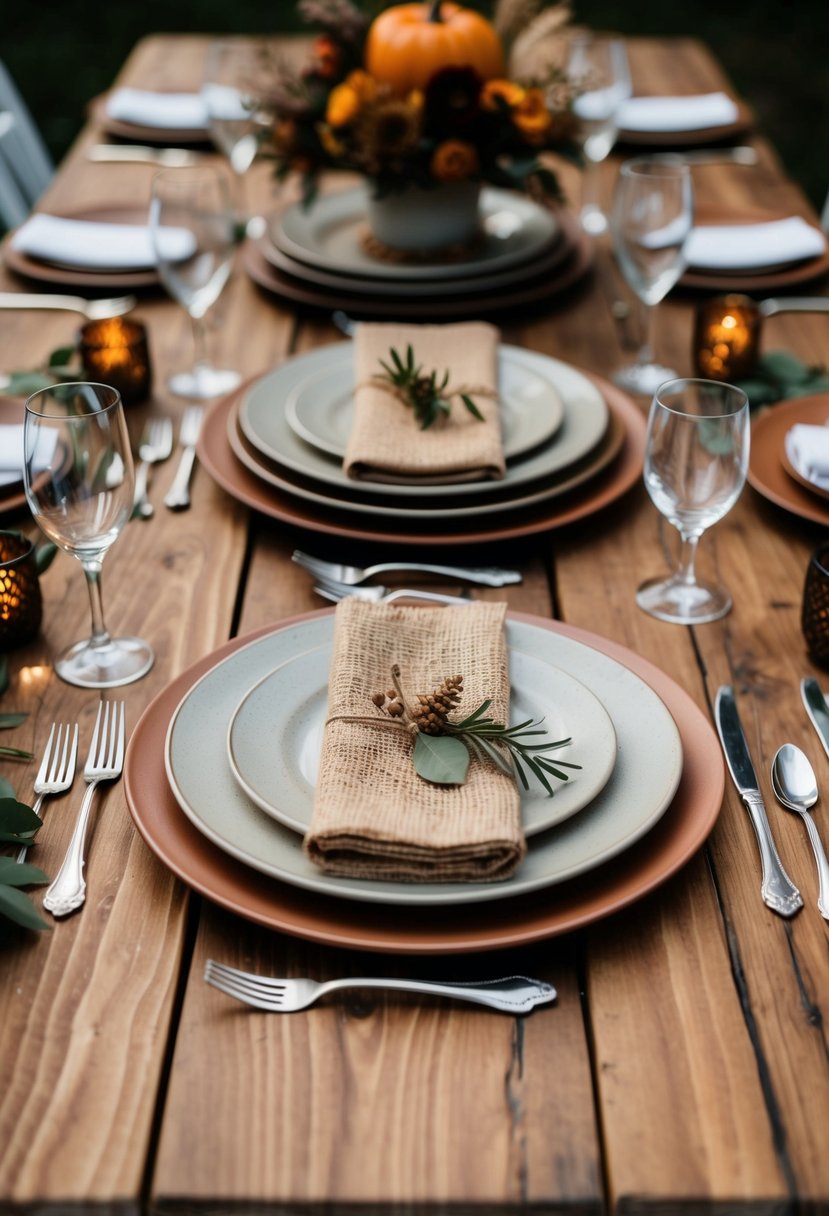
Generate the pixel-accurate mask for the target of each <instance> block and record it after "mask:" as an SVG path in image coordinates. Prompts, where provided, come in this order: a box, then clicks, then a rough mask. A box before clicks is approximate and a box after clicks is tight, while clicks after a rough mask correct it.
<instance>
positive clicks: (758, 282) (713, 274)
mask: <svg viewBox="0 0 829 1216" xmlns="http://www.w3.org/2000/svg"><path fill="white" fill-rule="evenodd" d="M790 214H791V213H790V212H785V211H760V210H758V209H757V208H753V209H751V210H740V211H733V210H729V209H726V208H719V207H718V208H712V207H700V208H699V209H698V210H697V214H696V220H697V223H699V224H767V223H770V222H771V221H772V220H780V219H785V218H786V217H787V216H788V215H790ZM812 227H813V228H814V229H815V230H816V231H817V232H820V227H819V225H818V224H812ZM828 273H829V246H828V247H827V248H826V250H825V251H824V252H823V253H822V254H821V255H820V256H819V257H815V258H807V259H806V260H805V261H802V262H791V263H786V264H785V265H782V266H769V267H758V269H757V270H752V271H750V272H749V271H745V270H739V269H738V270H718V271H713V270H704V269H699V270H698V269H696V268H695V267H693V266H692V267H689V268H688V269H687V270H686V271H685V273H684V274H683V275H682V278H681V279H680V280H679V286H680V287H689V288H694V289H697V288H701V289H703V290H706V291H709V290H711V291H718V292H727V291H748V292H752V291H783V290H785V289H786V288H787V287H798V286H799V285H800V284H801V283H808V282H810V281H811V280H812V279H817V278H820V277H821V275H825V274H828Z"/></svg>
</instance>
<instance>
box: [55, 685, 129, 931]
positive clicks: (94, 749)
mask: <svg viewBox="0 0 829 1216" xmlns="http://www.w3.org/2000/svg"><path fill="white" fill-rule="evenodd" d="M125 737H126V725H125V718H124V702H123V701H101V703H100V705H99V706H98V716H97V718H96V719H95V730H94V731H93V733H92V742H91V744H90V745H89V755H88V756H87V758H86V765H85V767H84V770H83V775H84V780H85V781H86V782H87V783H88V786H89V788H88V789H87V791H86V793H85V794H84V796H83V802H82V803H81V809H80V812H79V813H78V821H77V823H76V824H75V830H74V832H73V833H72V839H71V840H70V841H69V848H68V849H67V850H66V856H65V857H64V859H63V865H62V866H61V868H60V870H59V871H58V875H57V878H56V879H55V881H54V882H53V883H52V885H51V886H50V887H49V889H48V891H47V892H46V894H45V895H44V897H43V906H44V908H46V909H47V910H48V911H49V912H51V913H52V915H53V916H67V915H68V914H69V913H70V912H74V910H75V909H76V908H79V907H80V906H81V904H82V903H83V902H84V900H85V899H86V879H85V878H84V876H83V871H84V865H85V862H84V856H83V850H84V841H85V839H86V825H87V822H88V820H89V809H90V807H91V806H92V797H93V795H94V793H95V790H96V789H97V788H98V784H99V783H100V782H101V781H115V780H117V778H118V777H120V776H121V770H122V769H123V767H124V744H125Z"/></svg>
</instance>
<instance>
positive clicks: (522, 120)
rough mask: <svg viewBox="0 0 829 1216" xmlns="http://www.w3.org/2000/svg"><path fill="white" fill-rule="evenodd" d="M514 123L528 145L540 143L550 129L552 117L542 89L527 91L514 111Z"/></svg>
mask: <svg viewBox="0 0 829 1216" xmlns="http://www.w3.org/2000/svg"><path fill="white" fill-rule="evenodd" d="M512 121H513V122H514V123H515V125H516V127H517V128H518V130H519V131H520V132H521V134H522V135H523V136H524V138H525V139H526V140H527V142H528V143H540V142H541V141H542V140H543V139H544V137H545V135H546V134H547V132H548V131H549V129H550V124H551V123H552V115H551V114H550V111H549V110H548V109H547V105H546V102H545V101H544V94H543V92H542V91H541V89H527V92H526V95H525V97H524V100H523V101H522V102H521V104H520V105H519V106H517V107H516V109H515V110H514V111H513V114H512Z"/></svg>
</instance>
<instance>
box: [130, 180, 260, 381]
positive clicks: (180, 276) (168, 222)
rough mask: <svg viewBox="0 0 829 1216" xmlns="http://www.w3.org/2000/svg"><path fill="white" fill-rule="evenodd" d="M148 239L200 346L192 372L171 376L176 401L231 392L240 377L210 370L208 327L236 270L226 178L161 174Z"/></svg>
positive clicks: (154, 188) (164, 280) (155, 186)
mask: <svg viewBox="0 0 829 1216" xmlns="http://www.w3.org/2000/svg"><path fill="white" fill-rule="evenodd" d="M150 235H151V237H152V242H153V247H154V249H155V254H156V261H157V265H158V273H159V275H160V277H161V281H162V283H163V284H164V286H165V287H166V288H167V291H169V293H170V295H171V296H172V297H173V299H174V300H177V301H178V302H179V304H182V305H183V306H184V308H186V310H187V312H188V314H189V316H190V320H191V321H192V324H193V339H194V342H195V347H196V357H195V363H194V366H193V370H192V371H191V372H179V373H178V374H177V375H175V376H172V377H171V379H170V380H169V381H168V386H169V388H170V390H171V392H173V393H175V394H176V395H177V396H180V397H196V398H198V399H200V400H208V399H209V398H211V397H218V396H220V395H221V394H222V393H229V392H230V391H231V389H234V388H236V386H237V385H238V384H239V382H240V379H241V377H240V376H239V373H238V372H235V371H229V370H218V369H216V368H213V367H211V366H210V364H209V362H208V359H207V340H206V333H205V324H204V318H205V314H206V313H207V311H208V309H209V308H210V307H211V305H213V304H215V302H216V300H217V299H218V298H219V296H220V295H221V293H222V289H223V288H224V286H225V283H226V282H227V280H228V278H229V277H230V271H231V267H232V265H233V250H234V223H233V209H232V206H231V202H230V193H229V189H228V181H227V177H226V175H225V174H224V173H223V172H222V171H221V170H220V169H218V168H212V167H204V168H201V167H200V168H194V169H190V168H187V169H167V170H164V171H162V172H161V173H157V174H156V175H155V177H154V178H153V184H152V197H151V200H150Z"/></svg>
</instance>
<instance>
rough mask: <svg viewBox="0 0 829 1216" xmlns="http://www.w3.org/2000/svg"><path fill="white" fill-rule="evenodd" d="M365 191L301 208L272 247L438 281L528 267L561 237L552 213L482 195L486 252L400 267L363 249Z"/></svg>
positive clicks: (361, 271)
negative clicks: (542, 251) (516, 266)
mask: <svg viewBox="0 0 829 1216" xmlns="http://www.w3.org/2000/svg"><path fill="white" fill-rule="evenodd" d="M366 197H367V196H366V188H365V187H363V186H360V187H358V188H357V189H355V190H345V191H342V192H340V193H339V194H326V195H323V196H322V197H321V198H318V199H316V200H315V201H314V203H313V204H312V205H311V206H310V207H304V206H303V205H302V204H301V203H296V204H294V206H292V207H289V208H288V209H287V210H286V211H284V212H282V214H281V215H277V216H274V218H273V219H272V220H271V224H270V232H269V235H270V238H271V242H272V243H273V244H274V245H275V246H276V248H277V249H281V250H282V251H283V253H287V254H288V255H289V256H290V257H292V258H294V259H295V260H297V261H299V262H305V263H307V264H308V265H310V266H319V267H321V268H322V269H323V270H329V271H330V270H341V271H344V272H345V273H347V274H350V275H363V276H365V277H366V278H372V279H393V280H395V281H397V282H401V281H404V280H407V279H408V280H425V281H435V282H436V283H437V282H438V281H439V280H441V279H471V278H474V277H475V275H476V273H482V274H483V273H489V272H490V271H493V270H502V269H504V268H505V267H507V266H512V265H515V264H516V263H517V262H526V261H529V260H530V259H531V258H533V257H535V256H536V254H538V253H540V252H541V250H542V249H545V248H546V247H547V246H548V245H550V244H551V243H552V242H553V240H554V239H555V238H556V237H557V236H558V235H560V233H559V223H558V220H557V219H556V218H555V216H554V215H553V213H552V212H551V211H548V210H547V209H546V208H544V207H540V206H539V205H538V203H534V202H533V201H532V200H531V199H528V198H524V197H523V196H522V195H520V194H513V193H512V192H511V191H509V190H497V189H494V188H493V187H485V188H484V189H483V190H482V191H481V218H482V223H483V230H484V240H483V246H482V248H480V249H478V250H476V251H475V253H474V254H473V255H470V257H468V258H465V259H464V260H463V261H454V262H452V261H447V260H446V259H443V260H441V259H440V258H438V257H436V258H435V261H434V262H427V263H418V264H417V265H411V264H406V265H401V264H399V263H394V262H381V261H379V260H378V259H377V258H374V257H371V256H370V254H368V253H367V252H366V251H365V249H364V248H363V245H362V236H363V234H364V232H365V231H366Z"/></svg>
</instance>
